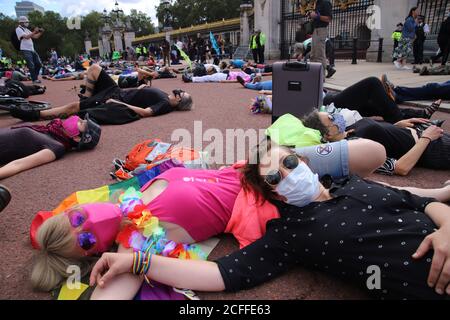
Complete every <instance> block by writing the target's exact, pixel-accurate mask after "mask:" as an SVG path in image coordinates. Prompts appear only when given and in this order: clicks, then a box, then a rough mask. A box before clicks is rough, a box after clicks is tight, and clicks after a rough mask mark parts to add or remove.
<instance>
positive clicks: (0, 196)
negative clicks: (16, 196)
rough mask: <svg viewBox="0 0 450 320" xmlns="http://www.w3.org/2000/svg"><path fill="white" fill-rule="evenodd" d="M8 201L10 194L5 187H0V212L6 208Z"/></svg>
mask: <svg viewBox="0 0 450 320" xmlns="http://www.w3.org/2000/svg"><path fill="white" fill-rule="evenodd" d="M10 201H11V193H10V192H9V190H8V189H7V188H6V187H4V186H2V185H0V212H2V211H3V209H5V208H6V207H7V206H8V204H9V202H10Z"/></svg>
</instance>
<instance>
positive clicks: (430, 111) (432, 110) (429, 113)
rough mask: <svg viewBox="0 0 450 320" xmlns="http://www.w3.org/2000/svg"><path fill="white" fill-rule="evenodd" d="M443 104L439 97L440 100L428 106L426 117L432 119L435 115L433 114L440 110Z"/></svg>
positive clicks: (425, 112) (425, 111)
mask: <svg viewBox="0 0 450 320" xmlns="http://www.w3.org/2000/svg"><path fill="white" fill-rule="evenodd" d="M441 104H442V100H441V99H439V100H437V101H435V102H433V103H432V104H431V106H428V107H426V108H425V110H424V114H425V118H427V119H430V118H431V117H432V116H433V114H434V113H435V112H436V111H438V110H439V108H440V107H441Z"/></svg>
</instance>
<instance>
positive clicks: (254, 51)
mask: <svg viewBox="0 0 450 320" xmlns="http://www.w3.org/2000/svg"><path fill="white" fill-rule="evenodd" d="M252 54H253V61H255V63H258V55H259V54H258V49H252Z"/></svg>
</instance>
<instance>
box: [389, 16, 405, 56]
mask: <svg viewBox="0 0 450 320" xmlns="http://www.w3.org/2000/svg"><path fill="white" fill-rule="evenodd" d="M402 31H403V23H401V22H400V23H399V24H397V29H395V31H394V32H393V33H392V40H393V41H394V52H395V49H397V47H398V43H399V42H400V39H401V38H402ZM394 52H392V55H394ZM395 60H397V59H396V58H392V62H394V61H395Z"/></svg>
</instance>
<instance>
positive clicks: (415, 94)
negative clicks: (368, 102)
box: [381, 75, 450, 103]
mask: <svg viewBox="0 0 450 320" xmlns="http://www.w3.org/2000/svg"><path fill="white" fill-rule="evenodd" d="M381 80H382V82H383V85H384V87H385V89H386V90H387V91H388V94H389V96H390V97H391V98H392V99H393V100H394V101H395V102H397V103H403V102H406V101H421V100H438V99H442V100H450V80H449V81H446V82H441V83H427V84H425V85H423V86H422V87H416V88H410V87H402V86H396V85H394V84H393V83H392V82H390V81H389V79H388V78H387V76H386V75H383V76H382V78H381Z"/></svg>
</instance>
